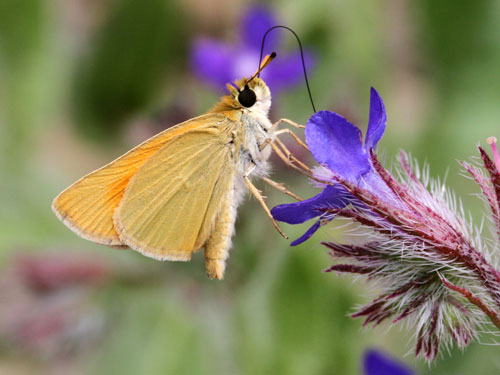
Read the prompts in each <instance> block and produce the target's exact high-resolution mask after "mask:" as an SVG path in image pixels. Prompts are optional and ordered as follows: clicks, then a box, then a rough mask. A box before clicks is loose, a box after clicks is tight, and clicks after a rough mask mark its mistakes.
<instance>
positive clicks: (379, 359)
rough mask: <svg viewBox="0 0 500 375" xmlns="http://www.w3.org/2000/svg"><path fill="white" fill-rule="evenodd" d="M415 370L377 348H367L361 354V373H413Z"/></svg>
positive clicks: (404, 374)
mask: <svg viewBox="0 0 500 375" xmlns="http://www.w3.org/2000/svg"><path fill="white" fill-rule="evenodd" d="M414 374H415V372H414V371H413V370H412V369H410V368H409V367H407V366H406V365H405V364H403V363H401V362H400V361H398V360H396V359H394V358H392V357H390V356H388V355H387V354H385V353H382V352H380V351H378V350H374V349H370V350H367V351H366V352H365V353H364V355H363V375H414Z"/></svg>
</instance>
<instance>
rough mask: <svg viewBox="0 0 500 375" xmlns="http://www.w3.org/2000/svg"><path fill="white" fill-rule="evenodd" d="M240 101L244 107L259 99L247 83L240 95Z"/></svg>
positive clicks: (248, 106)
mask: <svg viewBox="0 0 500 375" xmlns="http://www.w3.org/2000/svg"><path fill="white" fill-rule="evenodd" d="M238 101H239V102H240V104H241V105H242V106H243V107H247V108H250V107H251V106H253V105H254V104H255V102H256V101H257V95H255V92H254V91H253V90H252V89H251V88H250V87H248V85H245V88H244V89H243V90H241V91H240V94H239V95H238Z"/></svg>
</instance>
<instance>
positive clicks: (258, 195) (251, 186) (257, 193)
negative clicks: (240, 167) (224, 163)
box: [243, 165, 288, 239]
mask: <svg viewBox="0 0 500 375" xmlns="http://www.w3.org/2000/svg"><path fill="white" fill-rule="evenodd" d="M254 169H255V165H251V166H250V167H249V168H248V169H247V171H246V172H245V173H244V174H243V179H244V180H245V183H246V184H247V186H248V189H250V192H251V193H252V194H253V195H254V196H255V198H257V201H258V202H259V203H260V205H261V206H262V208H263V209H264V211H266V214H267V216H268V217H269V218H270V219H271V221H272V223H273V225H274V227H275V228H276V230H277V231H278V232H279V234H281V235H282V236H283V237H284V238H286V239H288V237H287V236H286V234H285V233H283V231H282V230H281V228H280V227H279V225H278V223H277V222H276V220H274V217H273V215H271V211H270V210H269V208H268V207H267V205H266V202H265V201H264V197H263V196H262V194H261V192H260V191H259V189H257V188H256V187H255V185H254V184H252V182H251V181H250V179H249V178H248V176H249V175H250V173H252V171H253V170H254Z"/></svg>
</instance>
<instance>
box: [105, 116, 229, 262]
mask: <svg viewBox="0 0 500 375" xmlns="http://www.w3.org/2000/svg"><path fill="white" fill-rule="evenodd" d="M234 129H235V123H234V122H233V121H231V120H229V119H228V118H226V120H225V121H223V122H221V121H220V120H219V117H217V116H215V115H214V117H213V119H212V120H208V121H205V126H203V127H199V128H197V129H195V130H193V131H191V132H187V133H185V134H183V135H181V136H179V137H178V138H176V139H175V141H173V142H168V143H167V144H165V145H164V146H163V148H162V149H161V150H160V151H158V152H157V153H156V154H154V155H153V156H152V157H151V158H149V159H148V160H147V161H146V162H145V163H144V165H143V166H142V167H141V168H140V169H139V170H138V171H137V173H136V174H135V175H134V176H133V177H132V179H131V180H130V183H129V184H128V186H127V189H126V191H125V194H124V195H123V199H122V200H121V202H120V204H119V206H118V208H117V209H116V211H115V214H114V224H115V229H116V231H117V232H118V233H119V236H120V240H121V241H122V242H123V243H125V244H127V245H128V246H130V247H131V248H133V249H135V250H137V251H139V252H141V253H142V254H144V255H146V256H149V257H152V258H155V259H161V260H189V259H190V258H191V253H192V252H193V251H196V250H198V249H200V248H201V247H203V245H204V244H205V242H206V241H207V239H208V238H209V236H210V233H211V231H212V229H213V224H214V221H215V217H216V215H217V213H218V211H219V210H220V208H221V202H222V200H223V198H225V196H226V195H227V194H228V192H229V191H230V189H232V184H233V177H234V171H235V168H234V166H235V164H234V160H235V159H234V155H233V150H232V148H231V142H232V139H233V130H234Z"/></svg>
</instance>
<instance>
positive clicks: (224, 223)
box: [205, 191, 236, 280]
mask: <svg viewBox="0 0 500 375" xmlns="http://www.w3.org/2000/svg"><path fill="white" fill-rule="evenodd" d="M235 219H236V206H235V204H234V191H231V193H230V194H228V196H227V198H225V200H224V202H223V204H222V207H221V209H220V212H219V213H218V214H217V217H216V219H215V223H214V228H213V230H212V233H211V235H210V237H209V239H208V241H207V243H206V244H205V269H206V271H207V276H208V277H209V278H210V279H219V280H221V279H222V278H224V270H225V268H226V259H227V258H228V256H229V249H230V248H231V237H232V235H233V231H234V222H235Z"/></svg>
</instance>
